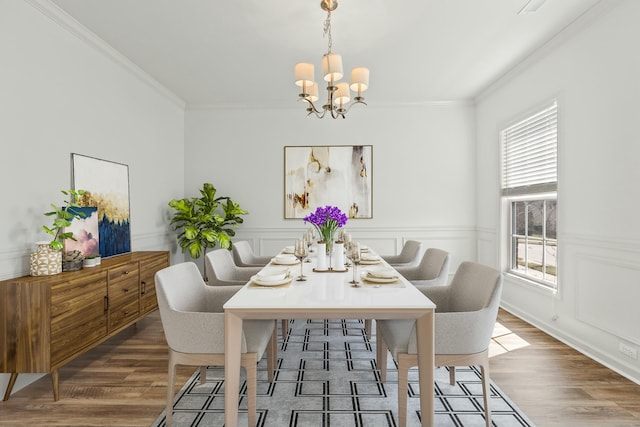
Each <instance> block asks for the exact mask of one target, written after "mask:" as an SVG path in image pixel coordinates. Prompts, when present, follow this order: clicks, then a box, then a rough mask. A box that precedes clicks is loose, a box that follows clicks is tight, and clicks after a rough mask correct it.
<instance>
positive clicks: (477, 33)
mask: <svg viewBox="0 0 640 427" xmlns="http://www.w3.org/2000/svg"><path fill="white" fill-rule="evenodd" d="M52 1H53V3H55V4H56V5H57V6H58V7H60V8H61V9H63V10H64V11H65V12H67V13H68V14H69V15H71V16H72V17H73V18H75V19H76V20H77V21H79V22H80V23H81V24H82V25H83V26H85V27H86V28H88V29H89V30H90V31H92V32H93V33H95V34H96V35H98V36H99V37H100V38H101V39H103V40H104V41H106V42H107V43H108V44H110V45H111V46H113V47H114V48H115V49H116V50H118V51H119V52H120V53H122V54H123V55H125V56H126V57H128V58H129V59H130V60H131V61H132V62H134V63H135V64H136V65H138V66H139V67H140V68H141V69H143V70H144V71H146V72H147V73H148V74H150V75H151V76H153V77H154V78H155V79H156V80H157V81H158V82H160V83H161V84H162V85H164V86H165V87H167V88H168V89H169V90H170V91H172V92H173V93H175V94H176V95H177V96H178V97H180V98H182V99H183V100H184V101H185V103H186V104H187V105H188V106H237V107H243V106H244V107H246V106H252V107H259V108H268V107H284V108H286V107H291V106H293V105H296V100H297V94H298V88H297V87H296V86H295V85H294V83H293V67H294V64H295V63H296V62H312V63H314V64H315V67H316V79H319V77H320V71H319V70H321V65H320V59H321V57H322V54H323V53H325V52H326V50H327V40H326V38H324V37H323V22H324V20H325V18H326V12H324V11H323V10H321V9H320V0H231V1H221V0H52ZM528 1H529V0H401V1H390V0H387V1H382V0H340V4H339V7H338V8H337V9H336V11H335V12H333V14H332V33H333V51H334V52H336V53H340V54H342V59H343V63H344V68H345V74H347V73H348V70H350V69H351V68H354V67H357V66H365V67H368V68H369V69H370V70H371V80H370V88H369V91H368V92H366V93H365V96H366V98H367V102H368V103H369V104H370V105H375V104H378V105H398V104H414V103H425V102H439V101H466V100H471V99H473V98H474V97H476V96H477V95H478V94H479V93H480V92H481V91H482V90H483V89H485V88H487V87H488V86H489V85H490V84H491V83H492V82H494V81H495V80H496V79H497V78H499V77H500V76H502V75H504V74H505V73H506V72H508V71H509V70H510V69H512V68H513V67H514V66H516V65H517V64H518V63H519V62H521V61H522V60H523V59H525V58H526V57H527V56H529V55H530V54H531V53H533V52H534V51H535V50H536V49H538V48H540V47H541V46H543V45H544V44H545V43H546V42H548V41H549V40H551V39H552V38H553V37H554V36H556V35H557V34H558V33H560V32H561V31H562V30H563V29H564V28H566V27H567V26H568V25H570V24H571V23H572V22H573V21H575V20H576V19H577V18H579V17H580V16H581V15H583V14H585V13H586V12H588V11H589V10H590V9H591V8H593V7H594V6H596V5H598V3H602V1H600V0H546V2H544V4H543V5H542V6H541V7H540V8H539V9H538V11H536V12H533V13H527V14H518V11H519V10H520V9H521V8H522V7H523V6H524V5H525V4H527V3H528ZM533 1H537V0H533ZM347 75H348V74H347Z"/></svg>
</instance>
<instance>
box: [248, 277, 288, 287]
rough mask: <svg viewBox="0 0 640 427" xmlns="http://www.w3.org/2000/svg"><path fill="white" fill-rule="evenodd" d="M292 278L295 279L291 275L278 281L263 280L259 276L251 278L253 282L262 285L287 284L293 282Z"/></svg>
mask: <svg viewBox="0 0 640 427" xmlns="http://www.w3.org/2000/svg"><path fill="white" fill-rule="evenodd" d="M291 280H293V277H291V276H289V277H285V278H284V279H282V280H278V281H275V282H273V281H266V282H264V281H262V280H260V279H259V278H258V276H253V277H252V278H251V281H252V282H253V283H255V284H256V285H260V286H280V285H286V284H287V283H289V282H291Z"/></svg>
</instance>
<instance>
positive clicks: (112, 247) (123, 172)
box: [71, 153, 131, 258]
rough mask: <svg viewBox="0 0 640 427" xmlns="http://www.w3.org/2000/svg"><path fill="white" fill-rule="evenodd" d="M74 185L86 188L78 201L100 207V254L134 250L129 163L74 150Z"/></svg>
mask: <svg viewBox="0 0 640 427" xmlns="http://www.w3.org/2000/svg"><path fill="white" fill-rule="evenodd" d="M71 165H72V169H71V174H72V181H73V188H74V189H75V190H76V191H77V190H85V193H84V194H83V195H82V197H81V198H80V200H78V201H77V202H78V204H79V205H80V206H95V207H97V208H98V236H99V245H100V246H99V247H100V256H101V257H103V258H105V257H110V256H113V255H119V254H123V253H128V252H131V227H130V224H131V216H130V210H129V166H127V165H125V164H122V163H116V162H112V161H108V160H103V159H98V158H95V157H90V156H85V155H82V154H78V153H71Z"/></svg>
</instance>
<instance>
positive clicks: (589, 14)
mask: <svg viewBox="0 0 640 427" xmlns="http://www.w3.org/2000/svg"><path fill="white" fill-rule="evenodd" d="M622 1H623V0H600V1H599V2H598V3H596V4H594V5H593V6H592V7H590V8H589V9H588V10H586V11H585V12H584V13H583V14H582V15H580V16H579V17H577V18H576V19H574V20H573V21H572V22H571V23H569V24H568V25H567V26H566V27H564V28H563V29H562V30H560V32H558V34H556V35H555V36H554V37H552V38H551V39H549V40H548V41H546V42H544V43H542V44H541V45H540V46H539V47H537V48H534V49H533V50H532V51H531V53H530V54H529V55H527V56H526V57H525V58H524V59H523V60H522V61H520V62H518V63H516V64H515V65H514V66H513V67H511V68H510V69H508V70H507V71H505V72H504V73H502V74H501V75H499V76H497V77H496V78H495V79H494V80H493V82H491V83H489V84H488V85H487V86H486V87H485V88H484V89H483V90H481V91H480V92H479V93H478V95H477V96H475V97H474V103H475V104H476V105H477V104H479V103H480V102H482V101H483V100H484V99H486V98H487V97H488V96H489V95H491V94H492V93H493V92H495V91H496V90H498V89H500V88H501V87H502V86H504V85H505V84H507V83H508V82H510V81H511V80H513V79H514V78H515V77H517V76H518V75H520V74H522V72H524V71H525V70H527V69H528V68H529V67H531V66H532V65H534V64H535V63H537V62H538V61H540V60H541V59H542V58H544V57H546V56H547V55H548V54H549V53H550V52H552V51H553V50H555V49H556V48H558V47H559V46H561V45H562V44H564V43H565V42H566V41H567V40H569V39H571V38H572V37H573V36H574V35H576V34H577V33H579V32H581V31H582V30H584V29H585V28H587V27H588V26H589V25H591V24H592V23H593V22H594V21H596V20H597V19H598V18H600V17H602V16H604V15H606V14H607V13H609V12H610V11H611V10H613V9H614V8H616V7H617V6H618V5H620V3H622Z"/></svg>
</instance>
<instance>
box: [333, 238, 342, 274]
mask: <svg viewBox="0 0 640 427" xmlns="http://www.w3.org/2000/svg"><path fill="white" fill-rule="evenodd" d="M333 268H334V269H335V270H344V243H334V244H333Z"/></svg>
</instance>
